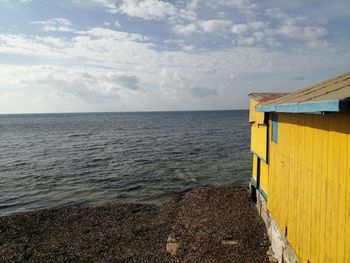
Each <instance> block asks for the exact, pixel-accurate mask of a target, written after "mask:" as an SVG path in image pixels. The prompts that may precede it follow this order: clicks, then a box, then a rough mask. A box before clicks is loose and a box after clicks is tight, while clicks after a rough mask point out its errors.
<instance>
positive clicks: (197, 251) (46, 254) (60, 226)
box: [0, 186, 270, 263]
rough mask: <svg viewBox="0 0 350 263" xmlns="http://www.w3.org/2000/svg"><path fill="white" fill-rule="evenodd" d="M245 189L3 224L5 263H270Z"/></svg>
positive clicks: (208, 190) (0, 238)
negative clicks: (157, 203)
mask: <svg viewBox="0 0 350 263" xmlns="http://www.w3.org/2000/svg"><path fill="white" fill-rule="evenodd" d="M269 246H270V242H269V239H268V236H267V234H266V229H265V226H264V223H263V221H262V220H261V218H260V217H259V215H258V212H257V210H256V208H255V206H254V203H253V202H252V201H251V200H250V194H249V192H248V189H247V187H239V186H219V187H218V186H206V187H199V188H195V189H193V190H190V191H186V192H184V193H182V194H179V195H178V196H176V197H174V198H172V199H171V200H169V201H166V202H165V203H163V204H161V205H155V204H133V203H124V204H121V203H109V204H105V205H99V206H94V207H72V208H60V209H52V210H37V211H32V212H21V213H18V214H14V215H10V216H4V217H0V258H1V259H2V260H3V261H4V262H42V261H45V262H67V261H69V262H87V261H89V262H95V261H98V262H169V263H171V262H269V259H268V256H267V252H268V249H269Z"/></svg>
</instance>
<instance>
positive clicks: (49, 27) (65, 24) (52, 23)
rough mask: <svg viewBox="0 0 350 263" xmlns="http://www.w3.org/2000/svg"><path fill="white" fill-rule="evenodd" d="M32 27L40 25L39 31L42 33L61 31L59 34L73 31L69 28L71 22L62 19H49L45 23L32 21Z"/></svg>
mask: <svg viewBox="0 0 350 263" xmlns="http://www.w3.org/2000/svg"><path fill="white" fill-rule="evenodd" d="M31 24H33V25H40V29H41V30H43V31H61V32H69V31H73V30H72V29H71V28H70V26H71V25H72V24H71V22H70V21H69V20H68V19H66V18H62V17H57V18H51V19H48V20H45V21H33V22H31Z"/></svg>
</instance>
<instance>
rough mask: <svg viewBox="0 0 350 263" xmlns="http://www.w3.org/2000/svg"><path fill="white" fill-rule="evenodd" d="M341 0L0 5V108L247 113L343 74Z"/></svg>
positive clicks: (346, 33) (347, 64) (348, 54)
mask: <svg viewBox="0 0 350 263" xmlns="http://www.w3.org/2000/svg"><path fill="white" fill-rule="evenodd" d="M349 28H350V1H347V0H346V1H345V0H344V1H321V0H309V1H298V0H296V1H286V0H285V1H284V0H280V1H277V0H268V1H254V0H206V1H198V0H192V1H185V0H178V1H177V0H173V1H159V0H124V1H123V0H70V1H68V0H62V1H51V0H0V113H21V112H23V113H30V112H80V111H89V112H91V111H153V110H203V109H210V110H220V109H244V108H248V98H247V94H248V93H250V92H288V91H293V90H296V89H299V88H303V87H305V86H307V85H310V84H314V83H316V82H319V81H322V80H325V79H328V78H330V77H332V76H335V75H338V74H342V73H344V72H347V71H349V69H350V30H349Z"/></svg>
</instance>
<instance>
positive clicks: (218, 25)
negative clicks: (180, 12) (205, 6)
mask: <svg viewBox="0 0 350 263" xmlns="http://www.w3.org/2000/svg"><path fill="white" fill-rule="evenodd" d="M198 24H199V25H200V27H201V28H202V29H203V31H205V32H216V31H219V30H224V29H226V28H228V27H230V26H231V25H232V22H231V21H228V20H217V19H213V20H203V21H199V22H198Z"/></svg>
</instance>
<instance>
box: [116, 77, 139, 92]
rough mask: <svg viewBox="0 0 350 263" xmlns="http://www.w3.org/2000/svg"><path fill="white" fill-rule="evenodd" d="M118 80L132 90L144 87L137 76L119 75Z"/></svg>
mask: <svg viewBox="0 0 350 263" xmlns="http://www.w3.org/2000/svg"><path fill="white" fill-rule="evenodd" d="M116 80H117V81H118V82H119V83H120V84H121V85H122V86H123V87H125V88H127V89H130V90H139V89H142V86H141V84H140V80H139V79H138V78H137V77H136V76H128V75H124V76H119V77H117V78H116Z"/></svg>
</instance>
